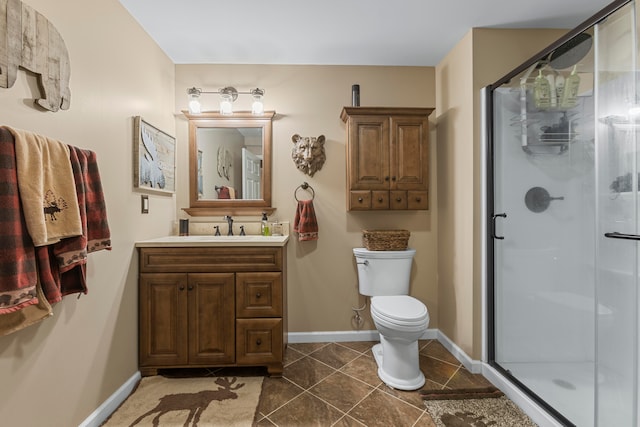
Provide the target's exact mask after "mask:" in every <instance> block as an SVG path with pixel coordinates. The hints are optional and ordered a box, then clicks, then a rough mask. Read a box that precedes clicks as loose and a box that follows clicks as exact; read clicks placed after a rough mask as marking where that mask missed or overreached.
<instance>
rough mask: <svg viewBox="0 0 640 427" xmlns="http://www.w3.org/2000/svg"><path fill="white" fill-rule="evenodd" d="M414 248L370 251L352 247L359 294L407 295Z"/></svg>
mask: <svg viewBox="0 0 640 427" xmlns="http://www.w3.org/2000/svg"><path fill="white" fill-rule="evenodd" d="M415 253H416V251H415V249H406V250H404V251H370V250H367V249H365V248H354V249H353V254H354V255H355V257H356V265H357V266H358V288H359V290H360V294H361V295H368V296H384V295H408V294H409V282H410V279H411V263H412V261H413V256H414V255H415Z"/></svg>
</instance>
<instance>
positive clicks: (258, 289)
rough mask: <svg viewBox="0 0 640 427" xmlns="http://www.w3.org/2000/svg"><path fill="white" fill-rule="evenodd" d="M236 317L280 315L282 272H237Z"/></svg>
mask: <svg viewBox="0 0 640 427" xmlns="http://www.w3.org/2000/svg"><path fill="white" fill-rule="evenodd" d="M236 317H282V273H281V272H279V271H273V272H260V273H237V275H236Z"/></svg>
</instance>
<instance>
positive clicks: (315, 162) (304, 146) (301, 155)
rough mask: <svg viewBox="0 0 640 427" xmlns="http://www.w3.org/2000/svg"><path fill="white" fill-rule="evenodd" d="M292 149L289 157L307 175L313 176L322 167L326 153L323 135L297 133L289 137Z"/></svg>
mask: <svg viewBox="0 0 640 427" xmlns="http://www.w3.org/2000/svg"><path fill="white" fill-rule="evenodd" d="M291 140H292V141H293V149H292V150H291V157H292V158H293V162H294V163H295V164H296V167H297V168H298V169H299V170H301V171H302V172H304V173H306V174H307V175H309V176H313V175H314V174H315V173H316V172H317V171H319V170H320V169H322V165H324V162H325V160H327V155H326V154H325V153H324V135H320V136H319V137H317V138H316V137H315V136H300V135H298V134H297V133H296V134H295V135H293V136H292V137H291Z"/></svg>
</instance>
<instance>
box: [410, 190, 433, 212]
mask: <svg viewBox="0 0 640 427" xmlns="http://www.w3.org/2000/svg"><path fill="white" fill-rule="evenodd" d="M407 209H415V210H427V209H429V193H428V192H426V191H407Z"/></svg>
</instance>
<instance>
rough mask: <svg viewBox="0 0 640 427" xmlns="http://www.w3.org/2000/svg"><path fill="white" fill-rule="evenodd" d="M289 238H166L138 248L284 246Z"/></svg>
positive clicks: (141, 244) (252, 236) (199, 236)
mask: <svg viewBox="0 0 640 427" xmlns="http://www.w3.org/2000/svg"><path fill="white" fill-rule="evenodd" d="M288 240H289V236H258V235H250V236H211V235H192V236H165V237H159V238H157V239H150V240H143V241H140V242H136V247H152V246H155V247H158V246H173V247H176V246H284V245H285V243H287V241H288Z"/></svg>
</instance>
